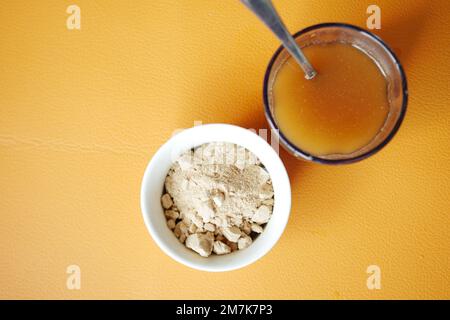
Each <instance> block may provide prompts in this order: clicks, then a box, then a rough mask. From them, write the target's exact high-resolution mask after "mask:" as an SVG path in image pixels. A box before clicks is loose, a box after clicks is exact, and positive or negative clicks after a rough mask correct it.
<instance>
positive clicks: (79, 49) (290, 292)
mask: <svg viewBox="0 0 450 320" xmlns="http://www.w3.org/2000/svg"><path fill="white" fill-rule="evenodd" d="M75 3H76V4H77V5H79V6H80V8H81V26H82V29H81V30H72V31H70V30H68V29H67V28H66V18H67V17H68V14H67V13H66V8H67V6H68V5H70V4H72V2H69V1H56V0H55V1H2V2H1V4H0V46H1V50H0V190H1V196H0V298H193V299H204V298H331V299H333V298H338V299H339V298H340V299H343V298H344V299H345V298H363V299H364V298H450V278H449V269H450V265H449V246H450V228H449V225H448V223H449V189H450V164H449V161H450V131H449V128H450V106H449V103H450V92H449V83H450V76H449V74H450V72H449V71H450V55H449V51H448V48H449V46H450V33H449V32H450V31H449V30H450V2H448V1H446V0H436V1H419V0H418V1H408V0H398V1H387V0H383V1H376V3H377V4H378V5H379V6H380V7H381V10H382V29H381V30H380V31H378V32H376V33H377V34H379V35H381V36H382V37H383V38H384V39H385V40H386V41H387V42H388V43H389V44H390V45H391V46H392V47H393V48H394V49H395V50H396V51H397V53H398V55H399V57H400V59H401V61H402V62H403V64H404V67H405V69H406V72H407V76H408V80H409V89H410V104H409V110H408V112H407V116H406V118H405V121H404V123H403V126H402V127H401V129H400V131H399V133H398V134H397V136H396V137H395V138H394V140H393V141H392V142H391V143H390V144H389V145H388V146H387V147H386V148H385V149H384V150H382V151H381V152H380V153H379V154H377V155H376V156H374V157H373V158H371V159H368V160H365V161H363V162H361V163H358V164H354V165H349V166H343V167H329V166H321V165H316V164H308V163H304V162H301V161H298V160H295V159H293V158H292V157H291V156H289V155H288V154H287V153H285V152H282V153H281V157H282V159H283V161H284V162H285V164H286V166H287V169H288V171H289V175H290V178H291V182H292V193H293V207H292V215H291V219H290V221H289V224H288V227H287V229H286V232H285V233H284V235H283V237H282V238H281V240H280V242H279V243H278V244H277V246H276V247H275V248H274V249H273V250H272V251H271V252H270V253H269V254H268V255H267V256H265V257H264V258H263V259H261V260H260V261H258V262H257V263H255V264H253V265H251V266H249V267H247V268H244V269H241V270H238V271H234V272H231V273H226V274H224V273H222V274H220V273H219V274H209V273H205V272H200V271H195V270H191V269H188V268H187V267H184V266H183V265H180V264H178V263H176V262H174V261H173V260H171V259H170V258H169V257H167V256H166V255H165V254H164V253H163V252H162V251H161V250H159V248H158V247H157V246H156V245H155V243H154V242H153V241H152V240H151V238H150V236H149V235H148V233H147V230H146V228H145V226H144V223H143V220H142V217H141V212H140V208H139V190H140V182H141V177H142V174H143V172H144V169H145V167H146V165H147V162H148V160H149V159H150V158H151V156H152V155H153V153H154V152H155V151H156V150H157V149H158V147H159V146H160V145H161V144H162V143H164V142H165V141H166V140H167V139H168V138H169V137H170V135H171V133H172V131H173V130H174V129H176V128H182V127H189V126H192V125H193V122H194V120H201V121H203V123H212V122H226V123H233V124H237V125H241V126H245V127H252V128H260V127H266V122H265V119H264V116H263V113H262V97H261V94H262V93H261V91H262V80H263V75H264V72H265V67H266V65H267V63H268V61H269V59H270V57H271V56H272V54H273V52H274V51H275V49H276V48H277V47H278V43H277V40H276V39H275V38H274V37H272V36H271V34H270V33H269V32H268V31H267V30H266V29H265V28H264V27H263V26H262V25H261V24H260V23H259V22H258V21H257V20H256V18H255V17H254V16H252V14H251V13H250V12H248V11H246V9H245V8H244V7H243V6H242V5H241V4H240V3H239V1H237V0H223V1H211V0H186V1H184V0H183V1H182V0H174V1H166V0H164V1H162V0H160V1H132V2H130V1H110V0H95V1H92V0H78V1H76V2H75ZM372 3H373V1H356V0H346V1H337V0H336V1H293V0H292V1H289V0H276V1H275V4H276V5H277V7H278V9H279V11H280V12H281V13H282V15H283V16H285V19H286V23H287V25H288V26H289V28H290V29H291V30H292V31H296V30H299V29H301V28H303V27H306V26H308V25H311V24H315V23H320V22H329V21H341V22H349V23H353V24H356V25H359V26H362V27H365V21H366V17H367V14H366V8H367V6H368V5H369V4H372ZM70 264H77V265H79V266H80V267H81V273H82V274H81V286H82V287H81V290H78V291H77V290H74V291H71V290H68V289H67V288H66V277H67V275H66V267H67V266H68V265H70ZM372 264H376V265H379V266H380V268H381V271H382V279H381V284H382V288H381V290H368V289H367V287H366V278H367V274H366V268H367V266H369V265H372Z"/></svg>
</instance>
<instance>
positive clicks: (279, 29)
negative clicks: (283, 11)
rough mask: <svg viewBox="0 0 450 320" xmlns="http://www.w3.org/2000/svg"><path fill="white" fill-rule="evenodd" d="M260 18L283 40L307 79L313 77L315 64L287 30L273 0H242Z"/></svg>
mask: <svg viewBox="0 0 450 320" xmlns="http://www.w3.org/2000/svg"><path fill="white" fill-rule="evenodd" d="M241 2H242V3H243V4H245V5H246V6H247V7H248V8H249V9H250V10H251V11H252V12H253V13H254V14H256V15H257V16H258V18H259V19H260V20H261V21H262V22H264V24H265V25H266V26H267V27H269V29H270V30H272V32H273V33H274V34H275V35H276V36H277V37H278V39H280V40H281V43H282V44H283V46H284V47H285V48H286V50H287V51H288V52H289V53H290V54H291V56H293V57H294V59H295V60H296V61H297V62H298V64H299V65H300V67H302V69H303V71H304V72H305V78H306V79H308V80H309V79H312V78H314V76H315V75H316V74H317V72H316V71H315V70H314V68H313V66H312V65H311V64H310V63H309V61H308V59H306V57H305V55H304V54H303V52H302V50H301V49H300V47H299V46H298V45H297V42H295V40H294V38H293V37H292V35H291V34H290V33H289V31H288V30H287V28H286V26H285V25H284V23H283V21H282V20H281V18H280V16H279V15H278V13H277V11H276V10H275V8H274V6H273V4H272V1H270V0H241Z"/></svg>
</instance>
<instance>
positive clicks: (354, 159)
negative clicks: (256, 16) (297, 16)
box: [263, 22, 408, 165]
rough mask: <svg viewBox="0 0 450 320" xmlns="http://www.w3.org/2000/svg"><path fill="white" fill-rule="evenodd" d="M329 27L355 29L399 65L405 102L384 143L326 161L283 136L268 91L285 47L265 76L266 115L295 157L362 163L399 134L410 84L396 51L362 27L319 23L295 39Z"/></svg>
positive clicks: (296, 35) (277, 54)
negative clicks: (272, 75)
mask: <svg viewBox="0 0 450 320" xmlns="http://www.w3.org/2000/svg"><path fill="white" fill-rule="evenodd" d="M329 27H339V28H348V29H353V30H356V31H358V32H361V33H364V34H365V35H367V36H368V37H369V38H371V39H372V40H374V41H375V42H377V43H378V44H380V45H381V46H382V47H383V48H384V49H386V50H387V51H388V53H389V54H390V55H391V56H392V58H393V60H394V63H395V64H396V65H397V67H398V69H399V72H400V77H401V81H402V93H403V101H402V106H401V108H400V114H399V117H398V119H397V121H396V123H395V125H394V127H393V128H392V130H391V132H390V133H389V134H388V135H387V136H386V138H385V139H384V140H383V141H381V142H380V143H379V144H378V145H377V146H375V147H374V148H373V149H370V150H368V151H367V152H365V153H363V154H360V155H359V156H356V157H352V158H348V159H324V158H321V157H318V156H314V155H312V154H310V153H309V152H306V151H304V150H302V149H300V148H299V147H297V146H296V145H295V144H294V143H293V142H291V141H290V140H289V139H288V138H287V137H286V136H285V135H284V134H283V132H281V130H280V129H279V127H278V125H277V124H276V122H275V119H274V117H273V115H272V113H271V112H270V104H269V98H268V97H269V95H268V90H269V78H270V73H271V71H272V67H273V65H274V63H275V61H276V60H277V58H278V56H279V55H280V53H281V52H282V51H283V50H284V47H283V46H280V47H278V49H277V50H276V51H275V53H274V54H273V56H272V58H271V59H270V62H269V64H268V66H267V68H266V72H265V75H264V83H263V101H264V113H265V115H266V119H267V121H268V122H269V125H270V127H271V128H272V129H273V130H275V131H276V132H277V134H278V136H279V139H280V141H281V144H282V145H283V146H284V147H286V148H287V149H288V150H289V151H290V152H291V153H292V154H294V155H295V156H297V157H298V156H299V157H301V158H303V159H305V160H307V161H312V162H317V163H321V164H330V165H338V164H350V163H354V162H358V161H361V160H363V159H366V158H368V157H370V156H372V155H374V154H375V153H377V152H378V151H380V150H381V149H382V148H383V147H384V146H386V145H387V144H388V142H389V141H391V140H392V138H393V137H394V136H395V134H396V133H397V131H398V129H399V128H400V125H401V124H402V122H403V119H404V117H405V114H406V109H407V105H408V84H407V80H406V74H405V71H404V69H403V67H402V64H401V63H400V60H399V59H398V57H397V56H396V55H395V53H394V51H393V50H392V49H391V48H390V47H389V46H388V45H387V44H386V42H384V41H383V40H382V39H381V38H380V37H379V36H377V35H376V34H373V33H372V32H369V31H367V30H365V29H363V28H361V27H358V26H355V25H352V24H348V23H341V22H325V23H319V24H315V25H312V26H309V27H306V28H304V29H302V30H300V31H298V32H296V33H295V34H294V35H293V37H294V39H296V38H297V37H299V36H301V35H303V34H305V33H307V32H310V31H313V30H318V29H322V28H329Z"/></svg>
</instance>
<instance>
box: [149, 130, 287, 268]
mask: <svg viewBox="0 0 450 320" xmlns="http://www.w3.org/2000/svg"><path fill="white" fill-rule="evenodd" d="M223 129H227V130H235V131H240V133H242V134H244V135H248V137H252V139H255V138H256V139H260V140H261V141H262V142H263V143H264V145H265V148H268V149H267V150H269V153H272V155H271V157H272V158H273V160H274V163H275V165H276V166H277V169H279V172H278V174H279V175H281V178H280V179H281V180H282V181H283V184H284V185H285V186H284V187H285V188H286V190H287V191H288V192H287V194H286V195H285V198H284V199H283V202H287V203H286V210H285V212H284V216H282V217H281V223H277V225H276V229H274V231H276V233H275V234H274V236H273V237H271V238H270V239H269V241H268V242H266V243H265V244H264V245H262V246H261V248H262V249H261V250H259V251H258V252H257V253H255V254H253V255H252V257H251V258H249V259H246V260H241V261H238V262H233V263H229V262H228V263H227V264H225V265H222V266H217V265H214V266H211V265H206V264H199V263H196V262H194V261H192V260H190V259H186V258H185V257H182V256H181V255H179V254H177V252H176V250H174V249H172V248H171V246H170V245H169V244H167V243H166V242H165V241H164V239H162V237H160V236H159V235H158V232H157V231H156V227H155V225H154V223H153V221H152V219H151V212H150V210H151V209H150V208H148V206H147V201H146V199H145V197H146V196H147V185H148V181H149V179H151V178H150V176H151V172H152V171H153V170H155V169H156V166H157V161H158V160H159V159H160V156H161V154H163V153H164V152H165V151H166V150H170V148H172V147H173V145H175V144H176V139H179V138H180V136H179V135H191V134H194V133H195V131H198V130H200V131H205V134H207V132H208V131H209V130H223ZM177 137H178V138H177ZM223 141H224V142H228V141H226V140H223ZM211 142H219V140H214V139H212V140H211ZM204 143H208V142H204ZM232 143H235V142H232ZM201 144H203V143H201ZM201 144H199V145H201ZM235 144H237V145H240V144H239V143H235ZM247 149H248V150H249V151H251V152H253V151H252V150H250V149H249V148H247ZM253 153H254V152H253ZM263 164H264V163H263ZM273 187H274V193H276V192H275V188H277V187H276V185H274V186H273ZM280 188H281V187H280ZM291 201H292V195H291V186H290V180H289V176H288V174H287V171H286V167H285V166H284V164H283V162H282V160H281V158H280V157H279V155H278V154H277V153H276V152H275V150H274V149H273V148H272V147H271V146H270V145H269V144H268V143H267V141H265V140H264V139H263V138H262V137H260V136H259V135H257V134H256V133H254V132H251V131H250V130H248V129H245V128H243V127H240V126H236V125H231V124H223V123H213V124H203V125H199V126H194V127H191V128H187V129H184V130H182V131H179V132H178V133H177V134H175V135H174V136H172V137H171V138H169V139H168V140H167V141H166V142H165V143H164V144H163V145H162V146H160V147H159V149H158V150H157V151H156V152H155V153H154V154H153V156H152V158H151V159H150V161H149V162H148V164H147V166H146V169H145V172H144V175H143V177H142V182H141V192H140V206H141V214H142V217H143V219H144V223H145V225H146V228H147V231H148V233H149V234H150V236H151V237H152V238H153V240H154V241H155V242H156V244H157V245H158V247H159V248H160V249H161V250H162V251H163V252H164V253H165V254H167V255H168V256H169V257H171V258H172V259H174V260H175V261H177V262H179V263H181V264H183V265H185V266H188V267H190V268H193V269H197V270H201V271H209V272H224V271H231V270H236V269H240V268H243V267H245V266H248V265H250V264H252V263H254V262H256V261H257V260H259V259H261V258H262V257H263V256H264V255H266V254H267V253H268V252H269V251H270V250H271V249H272V248H273V247H274V246H275V244H276V243H277V242H278V240H279V239H280V237H281V235H282V234H283V232H284V230H285V228H286V225H287V223H288V220H289V217H290V212H291V204H292V203H291ZM274 208H275V207H274ZM280 211H281V210H280ZM278 214H283V212H280V213H278ZM255 243H256V242H255ZM255 243H253V244H252V245H255ZM205 259H207V258H205Z"/></svg>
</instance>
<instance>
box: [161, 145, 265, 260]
mask: <svg viewBox="0 0 450 320" xmlns="http://www.w3.org/2000/svg"><path fill="white" fill-rule="evenodd" d="M165 191H166V193H165V194H163V196H162V197H161V204H162V206H163V207H164V209H165V215H166V218H167V225H168V227H169V228H170V229H172V230H173V232H174V234H175V236H177V238H178V239H179V240H180V241H181V242H182V243H184V244H185V245H186V246H187V247H188V248H190V249H192V250H194V251H196V252H197V253H198V254H200V255H202V256H205V257H207V256H209V255H210V254H211V253H212V252H214V253H215V254H227V253H230V252H233V251H235V250H242V249H245V248H247V247H248V246H250V245H251V243H252V241H253V240H254V238H255V237H256V236H257V235H258V234H259V233H261V232H263V226H264V225H265V224H266V223H267V222H268V221H269V219H270V217H271V215H272V207H273V201H274V199H273V187H272V182H271V179H270V176H269V174H268V173H267V171H266V170H265V169H264V168H263V167H262V165H261V164H260V162H259V160H258V159H257V158H256V156H255V155H254V154H252V153H251V152H250V151H248V150H246V149H245V148H243V147H240V146H237V145H235V144H231V143H221V142H215V143H208V144H204V145H201V146H200V147H198V148H196V149H195V150H190V151H188V152H186V153H184V154H182V155H181V156H180V157H179V158H178V159H177V161H176V162H175V163H174V164H173V166H172V167H171V169H170V170H169V173H168V175H167V177H166V180H165Z"/></svg>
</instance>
